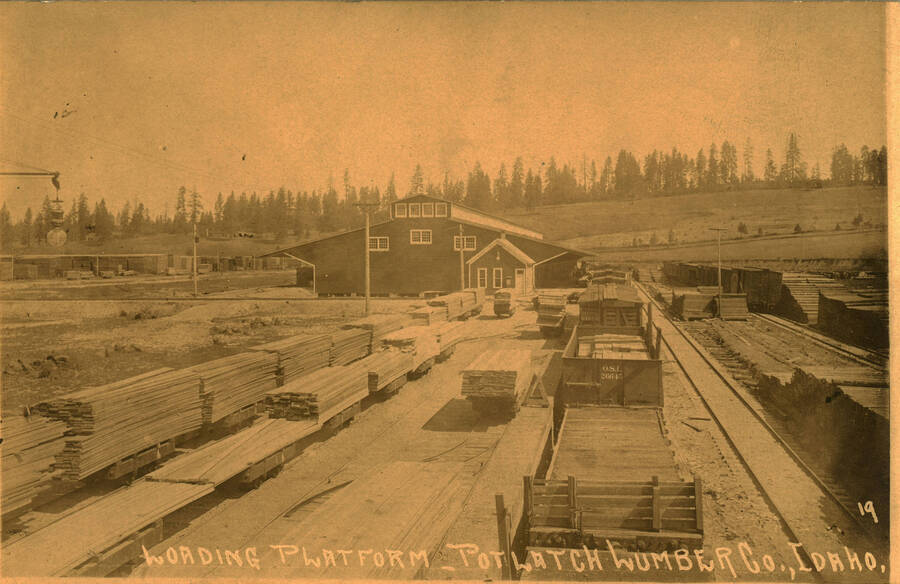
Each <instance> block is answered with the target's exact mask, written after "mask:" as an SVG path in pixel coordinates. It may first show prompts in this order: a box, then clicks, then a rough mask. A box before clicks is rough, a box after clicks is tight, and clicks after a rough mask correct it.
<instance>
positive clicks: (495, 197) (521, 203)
mask: <svg viewBox="0 0 900 584" xmlns="http://www.w3.org/2000/svg"><path fill="white" fill-rule="evenodd" d="M753 152H754V150H753V145H752V143H751V142H750V140H749V139H748V140H747V141H746V142H745V143H744V146H743V152H742V153H741V156H739V155H738V150H737V147H736V146H735V145H734V144H732V143H731V142H729V141H728V140H725V141H724V142H722V143H721V144H720V145H717V144H715V143H712V144H710V146H709V148H708V149H707V150H705V151H704V149H702V148H701V149H700V150H699V151H698V152H697V154H696V155H695V156H693V157H692V156H690V155H688V154H687V153H684V152H679V151H678V149H677V148H672V150H671V151H666V152H661V151H657V150H654V151H653V152H651V153H650V154H647V155H645V156H644V157H643V159H642V160H639V159H638V157H636V156H635V155H634V154H633V153H631V152H628V151H626V150H621V151H620V152H619V153H618V155H617V156H616V159H615V161H613V159H612V157H607V158H606V160H604V161H603V162H602V164H601V165H600V166H599V167H598V165H597V163H596V161H594V160H591V161H590V163H589V164H588V162H587V160H585V161H584V162H583V163H582V166H581V169H580V171H581V172H580V173H579V169H578V168H577V165H573V164H563V165H562V166H560V165H559V164H558V163H557V161H556V160H555V158H552V157H551V158H550V160H549V162H548V163H547V164H542V167H543V168H542V169H539V170H537V171H535V170H533V169H531V168H529V169H527V170H526V169H525V166H524V163H523V160H522V158H521V157H519V158H517V159H516V160H515V161H514V162H513V164H512V166H511V168H510V169H507V167H506V164H505V163H504V164H501V165H500V168H499V170H498V171H497V174H496V175H495V176H494V177H493V178H491V176H490V175H489V174H488V173H487V172H486V171H485V170H484V169H483V168H482V166H481V164H480V163H479V162H476V163H475V165H474V167H473V168H472V170H471V171H470V172H469V173H468V176H467V177H466V178H465V179H459V178H452V177H450V175H449V173H445V174H444V177H443V180H442V181H440V182H438V183H433V182H431V181H426V179H425V176H424V173H423V170H422V167H421V166H420V165H416V168H415V170H414V171H413V175H412V177H411V179H410V186H409V189H408V190H407V191H406V192H405V193H404V194H403V196H408V195H416V194H425V195H431V196H435V197H439V198H443V199H446V200H449V201H451V202H456V203H461V204H464V205H467V206H470V207H473V208H476V209H481V210H484V211H493V212H497V211H503V210H509V209H514V208H521V207H525V208H527V209H533V208H535V207H538V206H541V205H559V204H567V203H575V202H584V201H601V200H614V199H628V198H636V197H644V196H662V195H673V194H682V193H692V192H708V191H718V190H730V189H736V188H743V189H753V188H808V187H821V186H824V185H825V184H828V185H833V186H848V185H875V186H881V185H886V184H887V148H886V147H885V146H882V147H881V148H880V149H871V150H870V149H869V148H868V147H867V146H863V147H862V148H861V149H860V151H859V154H858V155H856V154H853V153H852V152H850V151H849V150H848V149H847V147H846V146H845V145H844V144H840V145H839V146H837V147H835V148H834V149H833V151H832V159H831V168H830V171H831V174H830V179H828V180H825V179H823V177H822V172H821V169H820V168H819V164H818V163H816V164H815V165H814V166H813V168H812V169H809V168H808V165H807V164H806V162H805V161H804V160H803V156H802V154H801V151H800V147H799V145H798V140H797V137H796V135H795V134H794V133H791V134H790V136H789V137H788V141H787V147H786V149H785V156H784V160H783V161H781V164H780V166H779V165H776V162H775V159H774V156H773V154H772V149H771V148H769V149H767V150H766V154H765V164H764V168H763V169H762V172H761V174H758V173H757V172H756V171H755V169H754V168H753V160H754V155H753ZM579 175H580V176H579ZM398 198H399V196H398V191H397V186H396V181H395V178H394V175H393V174H392V175H391V178H390V181H389V183H388V185H387V187H386V188H385V190H384V191H383V192H382V191H381V189H380V188H379V187H378V186H375V185H373V186H360V187H357V186H355V185H353V184H352V182H351V180H350V173H349V171H347V170H345V171H344V176H343V184H342V185H341V186H340V187H336V186H335V184H334V181H333V180H330V181H329V185H328V187H327V188H326V189H321V190H318V189H317V190H312V191H306V190H298V191H296V192H294V191H292V190H290V189H286V188H284V187H282V188H280V189H278V191H269V193H268V194H267V195H261V194H257V193H256V192H252V193H250V194H247V193H245V192H242V193H240V194H239V195H237V194H235V193H234V192H233V191H232V192H231V193H230V194H229V195H227V196H225V195H223V194H222V193H218V196H217V197H216V199H215V203H214V205H213V207H212V208H211V209H209V208H205V207H204V204H203V198H202V197H201V196H200V194H199V193H198V192H197V190H196V189H192V190H191V191H188V190H187V189H186V188H185V187H181V188H180V189H179V190H178V192H177V193H176V197H175V208H174V214H172V215H171V216H170V215H169V213H168V209H166V211H165V212H164V213H162V214H157V215H156V216H155V217H151V216H150V213H149V211H148V209H147V207H146V206H145V205H144V204H143V203H142V202H138V201H135V202H134V203H125V204H124V205H123V207H122V208H121V209H120V210H119V211H118V212H117V213H114V212H113V211H111V210H110V209H109V208H108V206H107V204H106V201H105V199H100V201H98V202H96V203H94V205H93V209H92V208H91V205H90V203H89V200H88V197H87V195H86V194H84V193H81V194H80V195H79V196H78V198H77V199H75V200H73V201H72V205H71V207H70V209H69V211H68V212H67V213H66V214H65V216H64V220H63V225H62V228H63V229H64V230H65V231H66V232H67V233H68V238H69V240H73V241H81V240H90V239H100V240H103V239H108V238H110V237H114V236H121V237H133V236H138V235H149V234H158V233H181V234H187V233H189V232H191V230H192V229H193V224H194V223H196V224H197V226H198V228H199V232H200V233H201V234H202V235H205V236H210V235H218V236H223V237H229V236H235V235H254V234H263V233H267V234H272V236H273V237H274V239H275V240H276V241H278V240H281V239H283V238H284V237H286V236H287V235H289V234H293V235H295V236H296V237H301V238H308V237H310V235H312V234H319V233H329V232H335V231H339V230H344V229H353V228H357V227H360V226H362V225H363V223H364V220H365V216H364V210H363V208H362V207H360V206H359V203H361V202H365V203H372V204H375V211H374V213H373V219H374V221H376V222H377V221H380V220H384V219H386V218H388V216H389V211H388V206H389V205H390V203H391V202H393V201H396V200H397V199H398ZM51 205H52V203H51V201H50V199H49V198H45V199H44V202H43V204H42V205H41V208H40V209H39V210H38V212H37V213H34V212H33V211H32V209H31V208H28V209H27V210H26V212H25V215H24V216H23V217H22V218H21V219H20V220H18V221H16V222H13V221H12V220H11V217H10V214H9V212H8V210H7V208H6V204H5V203H4V204H3V207H2V208H0V247H2V248H3V249H7V250H8V249H11V248H12V247H14V246H20V245H21V246H29V245H34V244H39V243H40V242H42V241H43V240H44V238H45V237H46V234H47V232H48V231H49V230H50V229H51V228H52V225H51V223H50V214H51V213H50V211H51Z"/></svg>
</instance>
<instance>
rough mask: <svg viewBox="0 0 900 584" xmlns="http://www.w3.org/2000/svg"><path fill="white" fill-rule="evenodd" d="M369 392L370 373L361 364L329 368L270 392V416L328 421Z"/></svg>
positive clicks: (268, 408) (268, 409) (267, 401)
mask: <svg viewBox="0 0 900 584" xmlns="http://www.w3.org/2000/svg"><path fill="white" fill-rule="evenodd" d="M368 394H369V377H368V372H367V371H366V370H365V369H364V368H362V367H360V366H359V364H358V363H354V364H352V365H345V366H339V367H326V368H324V369H319V370H318V371H314V372H313V373H310V374H309V375H305V376H303V377H301V378H299V379H295V380H294V381H292V382H290V383H286V384H285V385H283V386H282V387H279V388H278V389H276V390H273V391H270V392H269V393H268V394H267V395H266V409H267V411H268V413H269V417H270V418H286V419H288V420H302V419H306V418H314V419H318V420H320V421H327V420H328V418H329V417H331V415H333V414H335V413H338V412H340V411H341V410H343V409H345V408H347V407H349V406H351V405H353V404H354V403H356V402H358V401H360V400H361V399H363V398H364V397H365V396H367V395H368Z"/></svg>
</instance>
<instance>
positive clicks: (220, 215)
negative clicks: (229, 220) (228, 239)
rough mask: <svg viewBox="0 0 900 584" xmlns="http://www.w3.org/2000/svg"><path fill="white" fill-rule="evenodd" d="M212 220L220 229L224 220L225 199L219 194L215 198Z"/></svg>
mask: <svg viewBox="0 0 900 584" xmlns="http://www.w3.org/2000/svg"><path fill="white" fill-rule="evenodd" d="M213 218H214V219H215V221H216V225H217V226H220V227H221V225H222V223H223V222H224V219H225V198H224V197H223V196H222V193H221V192H220V193H219V195H218V196H217V197H216V206H215V215H214V216H213Z"/></svg>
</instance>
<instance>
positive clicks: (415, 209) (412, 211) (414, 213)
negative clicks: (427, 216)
mask: <svg viewBox="0 0 900 584" xmlns="http://www.w3.org/2000/svg"><path fill="white" fill-rule="evenodd" d="M409 216H410V217H418V216H419V204H418V203H410V204H409Z"/></svg>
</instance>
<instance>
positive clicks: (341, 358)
mask: <svg viewBox="0 0 900 584" xmlns="http://www.w3.org/2000/svg"><path fill="white" fill-rule="evenodd" d="M371 347H372V331H370V330H367V329H358V328H351V329H344V330H340V331H337V332H336V333H334V334H333V335H331V359H330V365H331V366H332V367H336V366H339V365H346V364H348V363H352V362H353V361H356V360H357V359H362V358H363V357H365V356H366V355H368V354H369V352H370V350H371Z"/></svg>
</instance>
